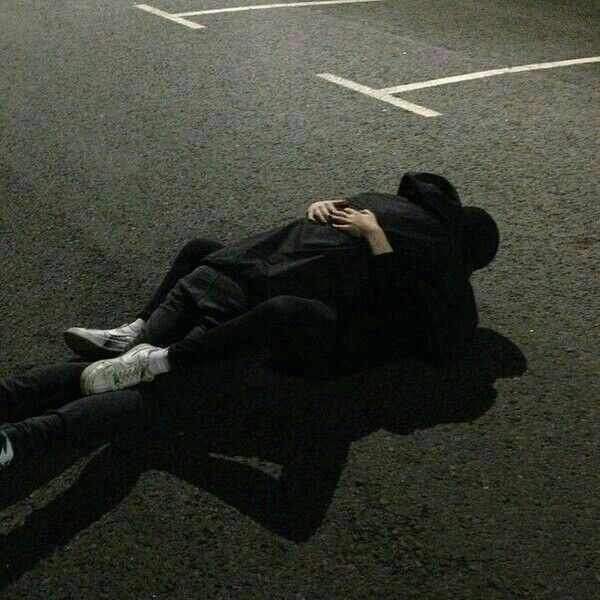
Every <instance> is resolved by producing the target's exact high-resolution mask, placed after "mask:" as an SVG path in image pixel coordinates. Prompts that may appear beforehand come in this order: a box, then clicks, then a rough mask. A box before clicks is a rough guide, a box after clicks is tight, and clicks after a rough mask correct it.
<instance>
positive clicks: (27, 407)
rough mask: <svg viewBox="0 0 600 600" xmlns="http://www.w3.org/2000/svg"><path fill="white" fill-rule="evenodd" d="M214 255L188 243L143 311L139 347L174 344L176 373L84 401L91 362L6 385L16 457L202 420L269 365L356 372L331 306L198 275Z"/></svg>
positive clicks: (0, 395) (0, 389) (331, 373)
mask: <svg viewBox="0 0 600 600" xmlns="http://www.w3.org/2000/svg"><path fill="white" fill-rule="evenodd" d="M216 247H217V244H215V243H211V242H209V241H206V240H195V241H194V242H192V243H190V244H187V245H186V247H185V248H184V249H183V250H182V251H181V252H180V253H179V255H178V257H177V259H176V260H175V263H174V264H173V266H172V267H171V269H170V271H169V273H168V274H167V276H166V277H165V279H164V281H163V282H162V283H161V285H160V287H159V288H158V290H157V292H156V293H155V294H154V297H153V298H152V300H151V302H150V303H149V305H148V306H147V307H146V309H145V310H144V311H142V313H140V316H141V317H142V318H144V317H146V318H147V323H146V326H145V327H144V330H143V332H142V337H141V338H140V339H139V340H138V342H142V341H147V342H149V343H153V344H155V345H159V346H165V347H166V346H169V344H172V345H170V346H169V348H170V349H169V358H170V360H171V362H172V363H173V364H174V366H175V369H174V370H173V371H172V372H169V373H165V374H163V375H159V376H157V377H156V378H155V380H154V381H152V382H147V383H142V384H140V385H137V386H134V387H132V388H128V389H124V390H117V391H113V392H106V393H102V394H93V395H90V396H82V394H81V391H80V387H79V378H80V375H81V372H82V371H83V369H84V368H85V367H86V366H87V364H89V363H86V362H80V363H73V362H71V363H66V364H57V365H51V366H47V367H41V368H37V369H33V370H31V371H29V372H28V373H27V374H25V375H22V376H19V377H10V378H6V379H4V380H0V423H4V425H5V427H6V430H7V431H8V432H9V436H10V438H11V440H13V443H14V444H15V447H16V451H17V454H18V455H20V456H21V457H22V456H30V455H35V454H39V453H43V452H46V451H52V450H61V449H75V448H82V447H89V446H90V445H91V446H98V445H101V444H103V443H107V442H110V441H112V440H114V439H116V438H119V437H121V436H124V435H125V436H126V435H131V434H132V433H138V432H145V431H151V430H152V429H153V428H155V427H160V426H161V425H162V424H164V423H168V422H170V420H171V418H175V419H177V418H185V416H186V415H190V414H192V413H194V414H195V415H196V416H198V415H202V411H203V410H209V409H210V407H209V406H206V401H207V399H209V398H210V397H211V395H214V393H215V392H218V391H219V390H222V388H223V387H224V386H227V385H231V384H233V385H235V382H236V381H239V378H240V377H243V376H244V375H245V374H246V373H248V370H249V369H250V368H251V367H253V366H255V365H257V364H261V363H264V362H265V361H266V362H269V361H270V362H271V364H272V366H275V367H277V368H279V369H281V370H284V371H286V372H288V373H293V374H303V375H309V376H316V377H323V378H330V377H336V376H339V375H344V374H348V373H351V372H353V371H354V370H356V368H357V364H356V358H355V357H354V358H353V357H351V356H347V355H346V354H344V352H343V351H342V350H341V348H340V342H341V341H342V340H343V339H344V336H348V335H351V332H350V331H349V330H346V329H345V328H343V327H342V326H341V322H340V320H339V319H338V315H337V313H336V311H335V310H334V309H333V308H331V307H329V306H327V305H325V304H324V303H323V302H320V301H318V300H312V299H309V298H299V297H295V296H277V297H274V298H269V299H267V300H264V301H258V300H257V298H255V297H253V296H252V295H251V294H249V293H248V292H247V291H246V290H244V289H242V288H241V287H240V286H239V285H238V284H236V283H235V282H234V281H232V280H231V279H229V278H228V277H226V276H225V275H223V274H221V273H218V272H216V271H214V270H212V269H210V268H208V267H206V266H200V267H198V268H194V266H195V264H197V262H199V261H200V260H201V259H202V257H203V256H206V254H207V253H208V252H210V251H212V250H211V248H213V249H216ZM189 269H192V272H191V273H189ZM184 271H185V272H184ZM186 272H187V273H186ZM190 275H193V276H192V277H191V278H189V279H188V280H186V277H189V276H190ZM176 278H178V279H176ZM170 286H171V287H170ZM190 286H192V288H193V289H192V288H191V287H190ZM149 311H151V312H150V314H149V315H148V312H149ZM186 331H187V333H186ZM181 336H184V337H183V339H181ZM178 340H179V341H178ZM284 357H285V359H284ZM363 359H364V357H363ZM215 363H218V366H217V367H215ZM260 401H261V400H260V399H257V402H260ZM235 408H236V409H237V408H239V409H240V410H241V407H235ZM258 408H259V407H258V406H255V407H253V406H250V407H245V410H246V411H248V412H249V413H252V411H253V410H254V409H258ZM208 416H209V415H207V417H208Z"/></svg>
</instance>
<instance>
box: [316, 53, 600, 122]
mask: <svg viewBox="0 0 600 600" xmlns="http://www.w3.org/2000/svg"><path fill="white" fill-rule="evenodd" d="M598 61H600V56H590V57H587V58H574V59H570V60H560V61H556V62H547V63H533V64H530V65H521V66H518V67H504V68H501V69H492V70H489V71H477V72H475V73H466V74H465V75H454V76H453V77H442V78H441V79H430V80H428V81H419V82H417V83H407V84H404V85H397V86H394V87H388V88H380V89H373V88H370V87H368V86H366V85H362V84H360V83H356V82H355V81H351V80H350V79H344V78H343V77H338V76H337V75H332V74H331V73H318V74H317V77H320V78H321V79H325V80H326V81H331V82H332V83H337V84H338V85H341V86H343V87H347V88H349V89H351V90H354V91H356V92H360V93H361V94H365V95H366V96H371V97H372V98H377V100H381V101H382V102H387V103H388V104H393V105H394V106H397V107H399V108H403V109H404V110H408V111H410V112H413V113H415V114H417V115H421V116H423V117H438V116H440V115H441V114H442V113H439V112H436V111H435V110H431V109H429V108H425V107H424V106H419V105H418V104H412V103H411V102H407V101H405V100H401V99H400V98H396V97H394V96H393V94H399V93H401V92H410V91H414V90H421V89H424V88H429V87H436V86H439V85H446V84H448V83H458V82H461V81H471V80H473V79H483V78H484V77H493V76H495V75H506V74H508V73H522V72H524V71H537V70H539V69H553V68H555V67H568V66H573V65H583V64H587V63H595V62H598Z"/></svg>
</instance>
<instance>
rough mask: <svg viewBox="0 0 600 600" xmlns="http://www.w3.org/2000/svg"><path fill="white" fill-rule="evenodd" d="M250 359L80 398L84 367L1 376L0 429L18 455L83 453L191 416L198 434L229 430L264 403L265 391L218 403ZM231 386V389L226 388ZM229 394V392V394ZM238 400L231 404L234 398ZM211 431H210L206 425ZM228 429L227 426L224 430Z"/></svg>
mask: <svg viewBox="0 0 600 600" xmlns="http://www.w3.org/2000/svg"><path fill="white" fill-rule="evenodd" d="M262 360H264V356H262V357H261V356H253V357H252V360H251V361H240V360H232V361H227V360H225V361H223V362H221V363H220V364H219V367H218V369H215V367H214V365H196V367H195V368H192V369H184V370H179V371H176V372H172V373H165V374H164V375H161V376H160V377H157V378H156V379H154V380H153V381H151V382H147V383H142V384H140V385H137V386H135V387H131V388H127V389H123V390H115V391H112V392H105V393H102V394H92V395H90V396H83V397H82V394H81V390H80V387H79V379H80V376H81V373H82V371H83V370H84V368H85V367H86V366H87V365H88V364H89V363H85V362H81V363H65V364H56V365H50V366H46V367H39V368H35V369H32V370H30V371H29V372H28V373H26V374H24V375H21V376H19V377H10V378H6V379H0V426H2V429H4V430H5V431H6V432H7V434H8V436H9V438H10V440H11V442H12V444H13V445H14V448H15V456H16V457H17V458H18V459H19V460H24V461H25V464H27V460H28V459H29V458H32V457H36V456H42V455H44V454H46V453H48V452H62V451H65V450H67V451H72V450H83V449H86V448H94V447H98V446H100V445H103V444H106V443H109V442H113V441H115V440H117V439H120V438H128V437H131V436H133V435H137V434H144V435H151V434H152V433H153V432H157V433H166V432H168V431H170V430H171V428H172V426H173V425H174V424H179V425H183V424H185V423H187V422H189V420H190V419H193V420H194V427H198V430H199V437H200V439H201V438H202V434H203V433H204V430H208V433H210V431H212V430H214V428H215V427H216V428H217V432H218V430H219V429H222V432H223V433H227V432H228V431H229V430H230V429H231V423H232V422H233V423H235V424H238V423H244V422H246V423H249V424H251V423H252V422H253V420H254V419H256V418H257V416H258V415H260V414H261V413H262V411H263V410H264V409H265V408H269V406H270V405H269V403H273V402H275V401H276V398H275V397H273V396H272V395H270V394H266V395H260V397H256V398H250V399H247V400H246V401H245V402H240V401H239V400H238V399H237V398H235V397H232V398H228V397H227V393H226V395H225V398H226V399H227V400H232V401H231V402H230V403H229V402H224V401H223V393H224V391H225V392H227V390H229V389H232V390H233V391H234V390H235V385H236V382H237V383H239V382H240V381H241V380H242V378H243V377H245V376H246V374H247V373H248V371H249V370H250V369H253V368H254V367H255V366H257V365H258V364H260V363H261V361H262ZM229 385H232V386H233V387H232V388H228V387H227V386H229ZM233 391H232V393H233ZM234 400H237V401H234ZM211 428H212V429H211ZM229 433H230V431H229Z"/></svg>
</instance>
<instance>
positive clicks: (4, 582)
mask: <svg viewBox="0 0 600 600" xmlns="http://www.w3.org/2000/svg"><path fill="white" fill-rule="evenodd" d="M149 1H150V2H152V3H153V4H151V5H150V6H151V7H152V8H154V9H157V10H158V11H159V12H160V11H162V12H163V13H165V14H166V15H170V16H171V17H172V16H173V15H179V14H180V13H185V12H197V11H205V10H211V9H215V10H216V9H222V8H234V7H240V6H249V5H250V4H252V3H247V4H245V3H244V2H243V0H202V1H201V0H149ZM259 4H263V5H266V4H270V2H264V1H262V2H260V3H259ZM287 4H290V3H289V2H287ZM599 17H600V5H599V4H598V3H597V2H589V1H586V2H583V1H575V2H569V3H565V2H561V1H558V0H555V1H550V0H548V1H544V2H536V1H533V0H530V1H525V2H517V1H512V0H511V1H510V2H503V1H500V0H496V1H492V0H484V1H475V0H463V1H459V0H457V1H453V2H450V1H443V2H435V1H433V0H418V1H416V2H405V1H403V0H381V1H376V2H347V3H338V4H324V3H319V2H316V1H315V2H314V6H285V7H271V8H268V9H261V10H258V9H253V10H236V11H228V12H226V11H222V12H214V13H212V14H202V15H188V16H185V17H177V18H179V19H180V21H181V19H185V20H187V21H190V22H191V23H195V24H200V25H203V28H193V27H191V26H189V25H186V24H185V23H182V22H178V21H177V18H175V20H174V19H173V18H169V17H168V16H165V15H161V14H159V13H157V12H156V10H155V11H154V12H152V11H149V10H145V9H142V8H139V7H136V6H135V3H133V2H131V3H128V2H124V1H123V0H113V1H111V2H108V1H94V2H92V1H90V0H78V1H74V0H69V1H64V2H47V1H41V0H29V1H28V2H21V1H19V0H4V1H3V2H2V3H1V4H0V131H1V135H0V242H1V253H0V307H1V308H0V357H1V360H0V376H1V377H4V376H8V375H11V374H15V373H20V372H22V371H24V370H25V369H27V368H29V367H31V366H35V365H39V364H47V363H52V362H56V361H60V360H66V359H67V358H68V356H69V354H68V352H67V349H66V348H65V346H64V344H63V342H62V332H63V331H64V329H66V328H67V327H71V326H74V325H80V326H89V327H113V326H117V325H120V324H122V323H124V322H125V321H128V320H133V318H134V316H135V314H136V312H137V310H139V308H140V306H141V305H142V304H143V303H144V301H145V299H146V298H147V297H148V295H149V294H150V293H151V292H152V290H153V289H154V286H155V285H156V284H157V282H158V281H159V279H160V277H161V275H162V274H163V272H164V271H165V269H167V268H168V266H169V264H170V262H171V260H172V259H173V257H174V256H175V255H176V253H177V251H178V249H179V248H180V247H181V246H182V245H183V244H184V243H185V242H186V241H187V240H189V239H192V238H195V237H209V238H212V239H216V240H219V241H221V242H222V243H225V244H227V243H229V242H233V241H235V240H237V239H239V238H241V237H244V236H248V235H251V234H253V233H255V232H259V231H261V230H264V229H268V228H272V227H275V226H277V225H278V224H281V223H284V222H286V221H288V220H291V219H294V218H297V217H298V216H301V215H303V214H304V212H305V211H306V208H307V207H308V205H309V204H310V203H311V202H313V201H314V200H317V199H324V198H328V197H331V196H340V195H341V196H343V195H351V194H355V193H359V192H363V191H381V192H395V190H396V189H397V186H398V182H399V179H400V177H401V176H402V174H403V173H404V172H406V171H430V172H435V173H439V174H442V175H444V176H446V177H447V178H448V179H449V180H450V181H451V182H452V183H453V184H454V185H455V186H456V188H457V189H458V191H459V193H460V195H461V197H462V199H463V202H464V203H465V204H472V205H476V206H481V207H482V208H485V209H486V210H488V211H489V212H490V213H491V214H493V215H494V217H495V218H496V220H497V222H498V225H499V227H500V231H501V238H502V241H501V247H500V252H499V254H498V256H497V258H496V260H495V261H494V262H493V263H492V265H491V266H490V267H489V268H486V269H484V270H482V271H479V272H477V273H476V274H475V275H474V276H473V286H474V289H475V294H476V299H477V303H478V306H479V310H480V326H481V331H480V334H481V335H480V336H479V338H478V341H477V345H476V349H475V352H474V353H473V356H472V357H471V358H470V359H469V360H468V361H466V362H465V363H464V364H461V365H458V366H457V367H456V368H453V369H449V370H447V371H445V370H444V371H439V370H436V369H433V368H428V367H424V366H422V365H419V364H418V363H407V365H406V368H404V367H392V366H390V367H382V368H381V369H378V370H377V372H370V373H367V374H357V375H356V376H352V377H349V378H346V379H344V380H341V381H334V382H314V381H306V380H303V379H301V378H295V377H291V378H289V377H283V376H280V375H279V374H274V373H270V372H268V371H266V370H265V371H259V372H257V373H256V374H250V375H248V376H247V378H246V379H245V380H244V382H243V384H242V389H240V390H237V389H236V390H235V391H229V392H225V391H224V392H223V395H222V398H221V401H222V403H223V405H227V406H229V407H234V406H236V404H235V403H236V402H237V401H238V398H240V399H246V400H248V399H249V402H248V404H245V403H244V402H245V401H240V402H241V404H243V405H244V406H249V405H250V404H251V402H250V400H251V399H252V398H256V397H261V398H266V397H268V398H271V399H272V401H271V403H268V402H267V403H266V404H265V406H266V407H267V409H266V410H265V411H264V412H263V413H262V414H261V415H255V414H253V413H250V412H249V413H243V414H244V416H243V419H245V421H244V422H243V423H242V425H243V427H241V428H239V429H236V430H235V431H240V433H239V434H237V435H229V436H227V435H225V434H226V433H227V431H224V430H225V429H226V428H225V427H221V428H220V427H219V424H218V422H217V420H216V418H215V420H213V422H212V423H211V424H210V426H208V429H207V430H206V431H204V430H202V435H201V437H203V440H204V441H203V442H202V443H206V444H207V446H205V447H203V446H202V444H199V443H198V439H197V437H198V436H196V437H194V435H193V434H190V433H189V432H183V431H182V432H181V433H180V434H177V436H175V434H174V437H173V438H172V442H173V444H172V446H170V447H169V448H167V449H166V450H165V449H164V448H160V447H159V448H155V449H154V450H153V451H150V450H148V448H150V446H148V447H146V445H145V442H143V443H141V444H138V445H137V446H135V444H134V447H133V449H132V448H130V447H128V446H127V445H125V446H124V447H111V446H106V447H103V448H100V449H95V450H90V451H89V452H87V453H80V454H78V455H72V456H64V457H61V458H60V460H59V459H54V458H52V459H48V460H46V461H45V462H44V463H43V464H41V465H38V464H35V465H31V472H23V473H20V474H18V475H15V477H14V478H11V480H10V481H5V480H2V479H0V511H1V512H0V589H1V590H2V591H0V597H2V598H28V599H29V598H32V599H33V598H40V599H42V598H43V599H48V598H73V599H80V598H90V599H91V598H94V599H95V598H105V597H106V598H119V599H120V598H136V599H137V598H161V597H164V598H207V599H208V598H224V599H229V598H269V599H272V598H286V599H287V598H290V599H306V600H312V599H317V598H323V599H325V598H327V599H329V598H343V599H346V598H438V599H442V598H444V599H445V598H507V599H509V598H548V599H552V600H554V599H558V598H565V599H566V598H570V599H576V600H587V599H588V598H589V599H591V598H594V597H598V595H599V594H600V590H599V587H600V585H599V584H600V568H599V565H598V554H597V550H598V545H599V541H600V540H599V539H598V533H597V521H598V484H597V478H596V477H595V472H596V471H597V465H598V460H599V456H598V440H597V425H598V412H597V404H598V403H597V401H598V398H599V396H600V394H599V393H598V392H599V386H598V379H597V373H598V371H599V366H600V365H599V360H598V358H599V353H598V350H599V348H598V327H597V322H598V314H599V303H598V293H597V287H598V240H599V235H598V222H599V216H600V210H599V203H598V201H599V194H598V192H599V186H598V160H597V156H598V143H597V137H598V136H597V132H598V125H599V124H600V123H599V120H600V119H599V112H598V100H599V93H598V89H599V87H598V64H597V58H598V56H599V55H600V46H599V44H598V39H600V35H599V33H600V31H599V29H600V27H599ZM570 59H588V60H587V62H582V63H581V64H576V65H558V64H556V65H553V66H552V65H551V64H550V63H560V62H561V61H567V60H570ZM525 65H530V66H531V68H530V69H523V70H521V71H517V72H506V73H504V74H499V73H495V74H488V75H484V74H482V73H483V72H488V71H495V70H497V69H501V68H508V67H518V66H525ZM536 65H537V66H536ZM540 65H546V66H545V67H544V68H542V67H541V66H540ZM324 73H327V74H330V75H333V76H335V77H337V78H340V79H343V80H344V81H346V82H347V81H350V82H353V85H354V89H352V88H351V87H348V86H344V85H340V84H338V83H335V82H333V81H332V80H326V79H324V78H323V77H319V75H320V74H324ZM471 73H480V75H479V76H477V77H473V78H466V77H463V78H460V77H458V76H463V75H467V74H471ZM454 76H457V77H458V80H457V81H454V82H445V83H443V82H440V81H439V80H441V79H444V78H448V77H454ZM425 81H427V82H434V81H435V82H436V83H435V84H434V83H431V84H430V85H427V86H421V87H420V88H419V89H414V90H412V91H410V90H409V91H401V92H397V93H394V94H392V95H393V96H394V97H395V98H399V99H402V100H405V101H406V102H409V103H411V104H416V105H418V106H420V107H426V108H427V109H429V110H432V111H435V112H436V113H439V115H438V116H431V117H427V116H423V115H421V114H418V113H416V112H412V111H411V110H407V109H406V108H403V107H401V106H396V105H394V104H392V103H390V102H388V101H385V100H382V99H381V98H380V97H377V94H376V93H375V94H371V95H369V94H368V93H364V92H365V90H367V91H368V90H371V91H373V90H383V89H387V88H394V87H396V86H402V85H407V84H412V83H417V82H425ZM361 86H362V87H361ZM361 90H362V91H361ZM379 96H381V94H379ZM594 373H596V376H594ZM242 412H243V411H242ZM224 418H226V419H232V420H234V421H235V419H237V425H238V426H239V425H240V419H241V418H242V417H240V415H239V414H235V411H234V410H233V408H231V411H230V412H227V411H226V416H225V417H224ZM228 422H229V421H228ZM211 428H212V429H211ZM242 430H243V431H242ZM211 431H212V433H213V434H214V438H213V437H210V435H209V434H210V432H211ZM231 431H233V429H232V430H231ZM231 431H230V432H229V433H231ZM307 431H308V432H310V433H309V434H307ZM176 439H177V440H178V441H177V442H176ZM203 448H204V450H203ZM298 448H301V450H298ZM282 489H285V490H286V492H285V493H286V494H287V495H286V496H285V497H286V498H288V497H289V498H292V500H289V498H288V500H286V502H283V501H282ZM595 523H596V525H595Z"/></svg>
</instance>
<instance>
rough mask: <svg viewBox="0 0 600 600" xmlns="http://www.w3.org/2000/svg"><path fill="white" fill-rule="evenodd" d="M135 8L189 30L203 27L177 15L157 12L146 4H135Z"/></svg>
mask: <svg viewBox="0 0 600 600" xmlns="http://www.w3.org/2000/svg"><path fill="white" fill-rule="evenodd" d="M135 6H136V8H139V9H141V10H145V11H147V12H149V13H152V14H153V15H158V16H159V17H164V18H165V19H169V21H174V22H175V23H179V24H180V25H185V26H186V27H189V28H190V29H204V25H198V23H194V21H188V19H184V18H182V17H180V16H179V15H174V14H171V13H168V12H165V11H164V10H159V9H158V8H154V7H153V6H148V5H147V4H136V5H135Z"/></svg>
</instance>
